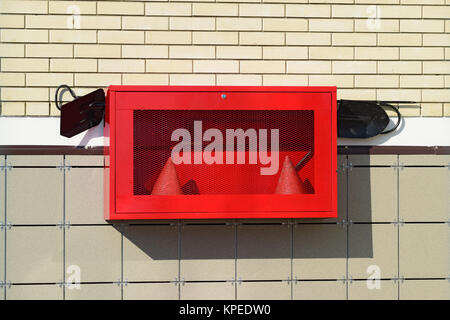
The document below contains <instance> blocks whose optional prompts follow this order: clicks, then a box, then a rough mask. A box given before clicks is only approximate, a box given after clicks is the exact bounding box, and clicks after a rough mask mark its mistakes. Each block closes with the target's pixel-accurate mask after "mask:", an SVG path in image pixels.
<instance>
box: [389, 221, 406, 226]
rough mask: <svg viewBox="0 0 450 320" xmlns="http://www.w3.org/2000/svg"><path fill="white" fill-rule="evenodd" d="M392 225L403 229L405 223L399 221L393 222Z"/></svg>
mask: <svg viewBox="0 0 450 320" xmlns="http://www.w3.org/2000/svg"><path fill="white" fill-rule="evenodd" d="M392 224H394V225H399V226H400V227H403V226H404V225H405V221H404V220H403V219H400V220H399V221H397V220H396V221H393V222H392Z"/></svg>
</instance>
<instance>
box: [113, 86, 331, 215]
mask: <svg viewBox="0 0 450 320" xmlns="http://www.w3.org/2000/svg"><path fill="white" fill-rule="evenodd" d="M218 110H221V111H220V112H222V113H218V112H219V111H218ZM238 111H239V112H240V111H242V112H241V113H239V112H238ZM140 112H141V113H142V112H143V114H145V115H146V117H147V118H139V119H140V120H139V123H141V126H142V123H144V124H145V121H147V123H148V125H149V127H148V129H146V130H147V131H145V132H149V135H153V134H154V135H156V136H157V138H155V139H156V142H155V139H153V138H152V137H150V136H149V138H150V139H153V140H152V141H154V142H152V143H153V144H155V145H148V146H144V147H147V149H145V150H147V151H145V152H147V153H142V155H141V156H140V158H139V157H137V156H136V149H137V148H138V147H137V146H136V145H135V144H137V142H136V141H137V140H136V139H139V137H136V135H139V134H140V133H139V132H141V131H140V130H141V129H139V128H137V127H136V126H137V124H136V121H137V120H136V119H138V118H136V117H139V115H140V114H141V113H140ZM180 112H181V113H180ZM183 112H184V113H183ZM191 114H192V116H191ZM209 114H211V117H209V116H208V115H209ZM218 115H219V116H218ZM221 115H223V116H224V119H226V120H227V119H229V121H228V122H230V123H231V124H232V125H231V127H232V128H234V129H235V128H238V127H239V126H240V125H239V124H240V119H244V118H246V119H247V120H246V121H247V122H248V121H253V122H252V123H253V124H254V125H258V126H261V125H262V123H269V122H268V121H272V122H270V123H272V125H273V123H274V121H276V119H277V117H280V119H282V120H280V126H281V127H282V128H286V130H290V131H289V132H290V133H289V135H285V136H284V139H285V140H286V139H290V138H293V140H292V141H293V142H292V146H291V147H289V144H288V143H285V145H288V147H285V148H284V149H283V150H282V151H281V150H280V155H283V152H284V153H285V155H289V156H290V157H291V158H293V160H295V161H293V162H294V164H295V163H296V161H298V160H299V159H300V158H302V157H303V155H304V154H305V153H306V152H307V150H301V149H300V148H297V146H296V145H295V141H297V140H295V138H298V139H300V140H298V141H300V143H303V142H302V140H301V135H302V132H307V131H308V132H309V133H308V134H309V135H312V137H313V139H312V140H311V141H310V142H308V141H306V140H305V141H304V143H305V146H306V145H307V144H308V143H309V148H312V149H313V156H312V157H311V160H310V162H311V164H310V165H309V166H308V167H307V168H306V169H305V175H306V176H307V178H306V180H308V179H309V180H308V181H312V183H310V184H311V185H312V187H311V190H313V191H311V192H308V193H305V194H274V193H271V192H269V191H267V190H271V189H270V188H272V187H273V185H274V184H276V179H277V177H278V173H277V174H276V175H274V176H273V177H272V178H270V177H261V178H259V177H256V178H255V176H252V178H251V179H250V178H249V179H250V180H251V181H253V182H252V183H253V184H252V183H250V182H247V180H246V178H245V177H244V175H245V174H247V173H248V174H254V173H253V172H254V171H252V170H253V169H250V167H248V166H247V167H246V165H245V164H244V165H241V167H239V168H238V167H235V168H236V170H243V171H239V173H240V175H241V176H242V177H240V176H239V174H236V177H234V176H233V177H231V175H230V172H232V171H227V170H235V169H233V168H230V167H226V168H225V167H220V168H223V169H224V170H225V171H223V172H222V173H221V172H220V170H221V169H220V168H219V167H217V168H219V169H217V168H216V169H214V168H211V167H206V166H205V165H203V167H200V169H199V168H198V167H196V169H195V172H197V173H196V174H197V176H196V179H197V180H196V181H197V182H199V183H200V185H201V186H202V188H203V190H207V192H206V193H205V194H203V193H202V192H200V194H183V195H151V194H150V193H147V194H146V193H145V192H146V191H145V190H144V189H145V188H142V187H141V186H137V184H138V182H137V180H139V179H140V178H141V176H142V175H145V174H148V173H146V172H145V169H142V170H141V168H137V167H138V166H146V165H148V166H150V167H151V168H153V167H154V166H157V167H158V166H159V167H158V168H160V167H161V166H162V165H163V162H161V163H157V162H158V161H157V159H160V158H161V159H162V156H161V157H159V158H158V154H160V155H165V154H167V150H168V147H167V146H164V145H161V146H160V145H158V146H156V144H158V140H161V139H163V138H164V137H160V138H158V137H159V136H158V135H160V134H161V132H160V131H161V130H158V129H157V125H154V124H153V121H155V122H156V121H160V122H158V123H159V127H160V128H161V127H163V126H164V123H165V122H161V121H162V120H161V119H167V123H168V125H169V124H170V125H172V126H176V124H177V121H181V122H183V121H185V120H183V118H186V117H187V118H189V117H191V118H192V119H195V117H197V116H198V117H200V116H202V117H206V118H208V119H209V121H210V122H212V123H213V124H214V125H219V122H220V121H219V120H220V119H219V118H222V116H221ZM267 118H270V119H269V120H267ZM105 119H106V121H105V137H106V139H107V140H108V141H106V142H105V155H106V159H107V164H109V165H107V166H106V169H105V219H106V220H135V219H139V220H151V219H209V218H226V219H228V218H334V217H337V173H336V169H337V165H336V163H337V137H336V136H337V134H336V133H337V127H336V125H337V124H336V87H238V86H236V87H222V86H110V87H109V90H108V93H107V98H106V117H105ZM158 119H159V120H158ZM249 119H250V120H249ZM252 119H253V120H252ZM255 119H256V120H255ZM258 119H259V120H258ZM260 119H263V120H260ZM274 119H275V120H274ZM291 119H292V120H291ZM296 119H297V120H296ZM298 119H300V120H298ZM301 119H305V120H304V121H305V123H303V124H302V123H300V122H301V121H302V120H301ZM308 119H309V120H308ZM143 121H144V122H143ZM186 121H187V120H186ZM264 121H265V122H264ZM295 121H299V123H295ZM181 122H180V123H181ZM228 122H227V121H225V120H223V121H221V122H220V123H222V124H221V125H225V124H224V123H228ZM242 122H244V120H242ZM183 123H185V122H183ZM161 124H162V125H161ZM293 126H294V127H293ZM295 126H296V127H295ZM144 129H145V128H144ZM143 132H144V131H143ZM297 132H298V136H297V137H296V133H297ZM280 139H281V141H282V142H281V143H283V132H282V130H281V129H280ZM139 141H140V140H139ZM144 144H145V143H144ZM305 148H306V147H305ZM163 149H164V150H163ZM149 150H150V151H149ZM152 150H154V151H152ZM146 157H147V158H148V161H147V160H146V159H147V158H146ZM136 159H137V160H136ZM155 159H156V160H155ZM282 163H283V159H279V167H280V170H281V166H282ZM225 165H226V164H224V165H223V166H225ZM152 166H153V167H152ZM213 169H214V170H215V171H211V170H213ZM136 170H141V171H136ZM152 170H154V169H152ZM178 170H179V171H180V176H181V178H180V179H184V182H185V181H186V180H187V179H189V174H191V173H192V172H194V171H193V170H194V169H193V166H190V167H189V168H188V167H187V166H184V167H182V166H180V167H178ZM202 170H203V173H202ZM280 170H278V171H280ZM152 172H154V171H152ZM210 172H215V173H217V175H212V174H210ZM233 172H235V171H233ZM193 174H194V175H195V173H193ZM200 174H203V175H202V176H199V175H200ZM299 175H300V177H301V175H302V173H301V172H300V173H299ZM184 176H185V177H184ZM205 176H210V177H221V178H220V179H219V178H216V180H217V181H214V180H211V179H213V178H209V180H208V179H206V178H205ZM249 177H250V176H249ZM228 178H229V179H230V181H232V182H231V184H233V183H234V185H230V184H224V185H223V188H222V189H221V190H223V191H218V190H219V189H218V188H219V187H220V183H221V182H222V180H223V179H228ZM152 179H154V178H152ZM233 179H234V180H233ZM240 179H241V180H240ZM255 179H256V180H255ZM258 179H260V180H258ZM269 179H272V180H273V181H272V180H269ZM239 181H240V182H239ZM184 182H183V183H184ZM252 185H253V186H254V188H253V187H252ZM233 188H234V189H233ZM243 188H244V189H245V188H247V189H246V190H249V192H246V193H234V192H233V190H241V189H243ZM252 188H253V189H252ZM142 190H144V191H142ZM208 190H210V191H208ZM261 190H263V192H262V193H259V192H260V191H261Z"/></svg>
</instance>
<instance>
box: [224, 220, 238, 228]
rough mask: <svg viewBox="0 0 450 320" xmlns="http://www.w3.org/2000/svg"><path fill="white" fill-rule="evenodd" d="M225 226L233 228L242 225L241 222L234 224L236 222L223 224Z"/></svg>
mask: <svg viewBox="0 0 450 320" xmlns="http://www.w3.org/2000/svg"><path fill="white" fill-rule="evenodd" d="M225 225H227V226H233V227H236V228H237V227H239V226H241V225H242V222H236V221H232V222H225Z"/></svg>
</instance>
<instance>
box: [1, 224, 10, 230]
mask: <svg viewBox="0 0 450 320" xmlns="http://www.w3.org/2000/svg"><path fill="white" fill-rule="evenodd" d="M11 228H12V224H10V223H0V230H3V229H8V230H11Z"/></svg>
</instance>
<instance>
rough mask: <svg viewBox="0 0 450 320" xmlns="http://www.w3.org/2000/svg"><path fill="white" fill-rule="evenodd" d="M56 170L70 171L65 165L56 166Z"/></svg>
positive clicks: (68, 166)
mask: <svg viewBox="0 0 450 320" xmlns="http://www.w3.org/2000/svg"><path fill="white" fill-rule="evenodd" d="M56 168H57V169H59V170H61V171H66V170H67V171H69V170H70V168H71V167H70V165H66V164H65V163H63V164H60V165H57V166H56Z"/></svg>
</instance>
